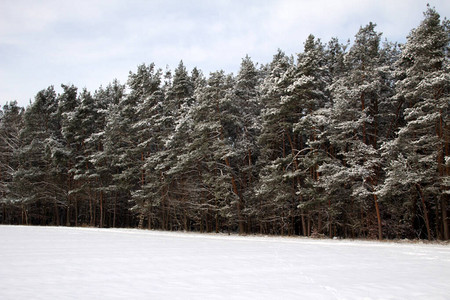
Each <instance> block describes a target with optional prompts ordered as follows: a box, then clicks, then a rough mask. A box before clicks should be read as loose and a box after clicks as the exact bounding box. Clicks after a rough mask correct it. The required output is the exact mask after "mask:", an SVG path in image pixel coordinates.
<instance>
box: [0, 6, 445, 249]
mask: <svg viewBox="0 0 450 300" xmlns="http://www.w3.org/2000/svg"><path fill="white" fill-rule="evenodd" d="M301 42H302V41H299V44H300V45H301ZM449 42H450V22H449V20H447V19H445V18H441V17H440V15H439V13H438V12H437V11H436V10H435V9H433V8H431V7H428V8H427V10H426V11H425V13H424V17H423V20H422V22H421V23H420V24H418V26H417V27H416V28H414V29H412V30H411V32H410V33H409V35H408V36H407V38H406V42H405V43H404V44H398V43H396V42H390V41H386V40H385V38H383V36H382V33H380V32H378V31H377V28H376V25H375V24H374V23H369V24H368V25H366V26H362V27H360V28H359V30H358V32H357V33H356V35H355V37H354V40H353V42H352V43H349V42H346V43H342V42H341V41H339V40H338V39H337V38H333V39H331V40H330V41H328V42H326V43H324V42H322V41H321V40H320V39H318V38H316V37H314V36H313V35H310V36H308V38H307V39H306V41H304V42H303V48H302V49H299V54H295V55H287V54H285V53H284V52H283V51H282V50H278V52H277V53H275V55H274V56H273V60H272V61H271V62H269V63H265V64H258V63H254V62H253V61H252V60H251V58H250V57H249V56H246V57H244V58H243V59H242V61H241V65H240V69H239V71H238V72H237V74H227V73H225V72H224V71H216V72H212V73H210V74H209V76H205V75H204V74H203V72H202V71H201V70H199V69H198V68H193V69H192V70H188V69H187V68H186V66H185V65H184V64H183V61H181V62H180V63H179V65H178V66H177V67H176V68H175V69H174V70H170V69H169V68H165V69H164V68H159V67H158V66H155V64H153V63H149V64H145V63H144V64H141V65H139V66H138V67H137V69H136V70H135V71H131V72H130V73H129V76H128V80H127V82H126V84H123V83H120V82H119V81H118V80H113V81H112V82H111V83H110V84H108V85H106V86H101V87H99V88H98V89H97V90H96V91H94V92H92V91H88V90H86V89H82V90H79V89H78V88H77V87H75V86H73V85H71V84H63V85H62V86H61V87H62V92H61V93H58V94H57V93H56V92H55V89H54V87H53V86H50V87H48V88H46V89H43V90H41V91H39V92H38V93H37V94H36V96H35V98H34V100H33V101H32V102H31V103H30V105H29V106H28V107H26V108H22V107H19V106H18V104H17V102H15V101H11V102H8V103H7V104H5V105H4V106H3V108H2V109H1V110H0V148H1V150H0V223H2V224H27V225H55V226H94V227H136V228H148V229H159V230H171V231H196V232H221V233H238V234H263V235H300V236H311V237H330V238H332V237H338V238H364V239H405V238H408V239H429V240H448V239H449V224H448V223H449V213H450V209H449V199H450V149H449V147H450V119H449V114H450V110H449V109H450V73H449V70H450V65H449V57H450V52H449V49H450V48H449V46H450V43H449ZM217 65H218V66H220V62H217Z"/></svg>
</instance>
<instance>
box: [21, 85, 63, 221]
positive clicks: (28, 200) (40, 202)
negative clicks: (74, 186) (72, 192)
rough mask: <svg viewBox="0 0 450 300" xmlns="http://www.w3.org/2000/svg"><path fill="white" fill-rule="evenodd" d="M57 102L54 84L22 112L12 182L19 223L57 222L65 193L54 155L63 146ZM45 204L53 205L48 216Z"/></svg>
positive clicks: (38, 94)
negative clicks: (18, 204) (17, 205)
mask: <svg viewBox="0 0 450 300" xmlns="http://www.w3.org/2000/svg"><path fill="white" fill-rule="evenodd" d="M59 135H60V117H59V114H58V101H57V97H56V93H55V90H54V88H53V86H50V87H49V88H47V89H45V90H42V91H40V92H38V93H37V95H36V97H35V100H34V102H33V103H32V104H31V106H29V107H28V108H27V110H26V111H25V114H24V126H23V128H22V130H21V132H20V144H21V145H20V149H19V151H18V157H19V168H18V169H17V170H16V171H15V172H14V175H13V184H14V186H15V190H16V193H17V199H18V200H19V201H20V202H21V206H22V212H23V213H22V217H23V218H22V223H26V224H28V223H29V222H33V223H37V224H50V223H53V224H56V225H59V224H60V209H61V207H64V206H65V205H66V203H65V200H66V193H65V189H64V186H62V185H61V184H62V183H61V182H60V181H61V177H60V176H59V173H60V169H59V167H60V166H59V165H58V164H57V160H55V159H56V157H55V155H56V154H57V153H60V152H61V151H62V149H63V147H62V145H61V140H60V137H59ZM45 207H52V209H53V214H50V215H47V213H46V211H45V210H44V208H45Z"/></svg>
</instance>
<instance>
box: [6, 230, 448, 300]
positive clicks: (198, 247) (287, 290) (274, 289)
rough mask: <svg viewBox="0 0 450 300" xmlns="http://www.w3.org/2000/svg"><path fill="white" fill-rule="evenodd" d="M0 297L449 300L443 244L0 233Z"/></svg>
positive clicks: (79, 232) (123, 233) (133, 233)
mask: <svg viewBox="0 0 450 300" xmlns="http://www.w3.org/2000/svg"><path fill="white" fill-rule="evenodd" d="M0 299H3V300H6V299H133V300H136V299H366V300H367V299H450V246H449V245H436V244H422V243H416V244H411V243H389V242H366V241H348V240H313V239H305V238H282V237H253V236H248V237H243V236H233V235H232V236H228V235H220V234H219V235H216V234H192V233H171V232H160V231H148V230H137V229H95V228H68V227H31V226H0Z"/></svg>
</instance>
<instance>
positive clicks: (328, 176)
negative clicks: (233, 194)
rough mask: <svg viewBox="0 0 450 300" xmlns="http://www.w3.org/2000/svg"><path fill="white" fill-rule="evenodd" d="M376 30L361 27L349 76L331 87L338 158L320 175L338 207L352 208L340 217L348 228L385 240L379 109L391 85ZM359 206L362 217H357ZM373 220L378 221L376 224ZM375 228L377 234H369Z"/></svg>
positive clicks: (347, 57) (352, 50) (350, 59)
mask: <svg viewBox="0 0 450 300" xmlns="http://www.w3.org/2000/svg"><path fill="white" fill-rule="evenodd" d="M375 26H376V25H375V24H373V23H369V24H368V25H366V26H364V27H361V28H360V30H359V32H358V33H357V34H356V36H355V42H354V44H353V45H352V47H351V48H350V50H349V52H348V53H346V54H345V57H344V63H345V66H344V68H346V72H344V73H343V75H342V76H341V77H339V78H338V79H337V80H335V82H334V83H333V84H332V86H331V92H332V93H331V96H332V101H333V107H332V109H331V111H330V122H331V126H329V130H328V132H327V133H326V135H327V138H328V139H329V141H330V143H331V149H330V151H329V152H330V153H334V154H333V155H332V156H331V157H335V158H336V159H331V160H330V161H329V162H327V163H324V164H323V165H322V166H321V167H320V172H322V173H323V176H322V183H323V184H322V187H323V188H324V190H325V191H327V193H328V197H330V199H333V198H334V199H335V200H333V201H339V202H341V203H340V204H338V206H341V207H343V206H344V207H345V206H348V207H350V209H348V210H347V211H350V212H351V214H354V215H343V216H342V217H343V218H344V220H343V222H344V223H345V224H346V225H345V226H344V228H345V227H346V226H347V225H348V226H349V227H353V228H358V230H359V231H360V232H359V233H357V234H362V235H366V234H370V235H372V234H373V235H375V234H376V235H377V236H378V238H379V239H381V238H382V236H383V233H382V220H381V212H380V208H379V201H378V198H377V194H376V193H375V190H376V187H377V185H378V182H379V174H380V173H379V170H380V166H381V160H380V154H379V151H378V150H379V146H380V143H381V142H380V140H379V127H380V122H381V117H380V115H381V113H382V112H381V110H380V107H381V106H382V105H381V103H385V102H387V101H389V99H390V95H389V90H390V85H391V82H390V80H389V78H386V76H385V72H384V69H383V67H384V66H383V65H382V60H381V54H380V48H381V47H380V37H381V34H380V33H377V32H376V31H375ZM383 122H384V121H383ZM336 197H338V198H336ZM342 199H346V200H344V202H342V201H343V200H342ZM356 207H359V208H360V210H361V211H363V214H359V215H358V214H356V212H357V211H358V209H357V208H356ZM372 212H373V214H372ZM366 216H367V217H366ZM372 216H374V217H372ZM373 219H375V220H376V221H375V222H372V221H371V220H373ZM373 223H375V224H377V225H374V224H373ZM374 228H377V230H376V231H375V230H374V232H372V233H371V231H372V229H374ZM375 232H376V233H375ZM352 234H355V233H352Z"/></svg>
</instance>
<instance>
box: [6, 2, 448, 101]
mask: <svg viewBox="0 0 450 300" xmlns="http://www.w3.org/2000/svg"><path fill="white" fill-rule="evenodd" d="M429 2H430V4H431V5H432V6H433V5H434V6H436V8H437V10H438V11H439V12H440V13H441V14H442V16H446V15H447V16H448V14H449V12H450V7H449V5H450V4H448V3H447V2H449V1H444V0H430V1H429ZM449 3H450V2H449ZM425 9H426V2H425V1H422V0H409V1H408V0H395V1H392V0H377V1H375V0H342V1H331V0H315V1H309V0H278V1H274V0H273V1H271V0H245V1H242V0H230V1H226V0H221V1H208V0H190V1H183V0H153V1H144V0H129V1H124V0H78V1H61V0H41V1H34V0H14V1H13V0H3V1H0V55H1V57H2V59H1V60H0V78H1V79H2V80H1V82H0V101H2V102H4V101H6V100H12V99H18V100H20V101H21V102H22V103H23V102H27V100H28V99H30V98H33V95H35V94H36V92H37V91H38V90H39V89H43V88H46V87H47V86H48V85H50V84H53V85H55V86H59V84H60V83H68V82H73V83H74V84H76V85H77V86H79V87H80V88H82V87H85V86H86V87H87V88H88V89H90V90H94V89H96V88H97V87H98V86H99V85H100V84H107V83H108V82H109V81H111V80H113V79H114V78H118V79H120V80H121V81H122V82H125V81H126V77H127V76H128V72H129V71H130V70H131V71H135V68H136V66H137V65H139V64H140V63H144V62H145V63H151V62H155V64H156V65H157V66H158V67H162V68H165V66H166V64H168V65H169V66H170V67H172V68H174V67H176V66H177V64H178V62H179V61H180V60H181V59H183V61H184V62H185V64H186V65H187V66H188V68H193V67H194V66H197V67H199V68H201V69H203V71H204V73H205V74H208V73H209V72H210V71H215V70H218V69H224V70H225V71H227V72H235V73H236V72H237V71H238V68H239V65H240V62H241V58H242V57H244V56H245V55H246V54H249V55H250V56H251V57H252V59H253V60H254V61H255V62H261V63H268V62H270V61H271V59H272V56H273V54H275V53H276V51H277V49H278V48H281V49H282V50H284V51H285V52H286V53H287V54H295V53H298V52H301V51H302V50H303V42H304V41H305V40H306V38H307V36H308V35H309V34H310V33H312V34H314V35H315V36H316V37H319V38H321V39H322V41H324V42H327V41H328V40H329V38H331V37H334V36H337V37H339V38H340V39H341V41H343V42H344V41H345V40H346V39H348V38H353V37H354V35H355V34H356V32H357V31H358V29H359V27H360V26H363V25H365V24H367V23H368V22H370V21H372V22H375V23H377V24H378V27H377V29H378V31H382V32H384V36H385V37H387V38H388V39H390V40H394V41H397V40H401V41H404V40H405V37H406V35H407V34H408V33H409V31H410V30H411V29H412V28H414V27H415V26H417V25H418V24H419V22H420V20H421V19H422V12H423V11H424V10H425ZM402 39H403V40H402Z"/></svg>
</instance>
